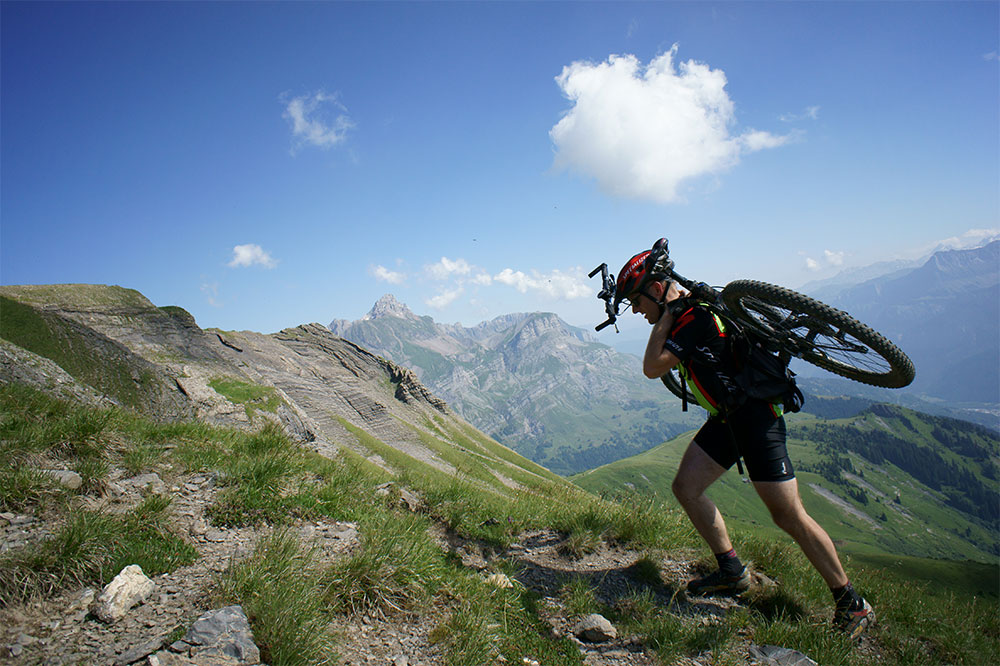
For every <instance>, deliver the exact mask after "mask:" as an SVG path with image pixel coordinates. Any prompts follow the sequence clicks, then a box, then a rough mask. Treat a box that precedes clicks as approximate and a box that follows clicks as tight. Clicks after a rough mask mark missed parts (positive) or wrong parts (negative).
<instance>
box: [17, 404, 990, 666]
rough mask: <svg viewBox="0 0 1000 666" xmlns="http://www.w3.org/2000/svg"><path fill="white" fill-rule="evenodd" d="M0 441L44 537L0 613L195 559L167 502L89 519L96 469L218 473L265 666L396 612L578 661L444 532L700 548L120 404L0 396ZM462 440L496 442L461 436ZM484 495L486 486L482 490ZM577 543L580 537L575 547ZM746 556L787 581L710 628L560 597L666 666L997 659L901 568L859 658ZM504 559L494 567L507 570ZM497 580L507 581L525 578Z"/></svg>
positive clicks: (759, 541)
mask: <svg viewBox="0 0 1000 666" xmlns="http://www.w3.org/2000/svg"><path fill="white" fill-rule="evenodd" d="M354 433H355V436H357V437H358V438H359V440H364V441H365V443H366V446H371V447H372V449H373V450H378V451H379V452H380V454H386V455H389V454H390V451H389V450H387V449H386V448H383V447H385V445H384V444H381V443H380V442H377V440H374V438H371V436H370V435H368V434H367V433H364V432H363V431H357V430H355V431H354ZM0 434H2V435H3V436H2V437H0V453H2V454H3V455H2V457H0V460H2V461H3V465H0V472H2V474H3V483H0V508H3V509H5V510H9V509H13V510H16V511H20V512H31V513H36V514H44V515H45V516H46V518H47V520H48V524H49V525H50V527H51V529H52V531H53V534H54V536H53V537H52V538H51V539H49V540H46V541H43V542H41V543H40V544H38V545H36V546H29V547H27V548H23V549H19V550H14V551H9V552H7V553H4V554H2V555H0V606H3V605H7V604H17V603H21V602H22V601H24V600H26V599H27V598H28V597H30V595H32V594H40V595H43V596H48V595H51V594H55V593H58V592H59V591H60V590H66V589H74V588H75V587H78V586H81V585H92V584H95V583H96V582H97V581H100V580H101V579H102V578H106V577H107V575H108V574H109V573H113V572H114V571H115V570H117V568H118V567H119V566H120V564H121V562H123V561H126V560H127V561H130V562H131V561H133V560H136V559H138V560H141V561H143V562H144V566H143V568H144V569H147V568H148V570H151V571H172V570H174V569H176V568H177V567H178V566H182V565H183V564H185V563H187V562H190V561H191V560H192V559H193V558H195V557H197V556H198V555H197V553H196V552H194V551H193V549H191V548H190V546H188V545H187V544H185V543H184V541H183V539H181V538H179V537H178V536H177V535H175V534H173V533H172V531H171V529H170V525H171V521H170V520H169V503H170V502H169V496H162V497H161V496H156V495H152V496H150V497H149V498H147V500H146V501H145V502H143V504H142V505H141V506H140V507H138V508H137V509H136V510H134V511H133V512H132V513H130V514H126V515H125V516H122V517H114V516H105V515H101V514H90V513H87V514H86V515H83V514H81V513H80V511H79V510H78V509H76V508H74V507H76V505H77V503H76V502H75V501H74V495H75V494H77V493H82V494H86V493H94V492H100V490H99V489H100V487H101V484H102V483H103V482H104V479H105V478H106V477H107V475H108V474H110V473H111V472H112V471H113V470H115V469H117V468H119V467H125V469H126V470H127V472H128V473H129V474H139V473H144V472H148V471H156V472H158V473H160V474H161V475H165V479H166V480H168V483H167V486H168V487H169V485H170V483H169V480H170V479H171V475H176V474H183V473H190V472H199V473H205V472H214V473H217V474H218V476H219V478H220V479H222V481H221V488H220V492H219V493H218V495H217V497H216V500H215V503H214V504H213V505H211V506H210V507H208V512H207V513H208V515H209V516H210V517H211V519H212V520H213V522H214V523H215V524H216V525H218V526H219V527H220V528H223V529H224V528H226V527H228V526H246V525H258V526H260V527H262V528H264V529H262V530H261V534H262V535H263V536H262V538H261V540H260V541H259V542H258V544H257V547H256V548H255V550H254V551H253V553H252V554H251V555H250V556H249V557H247V558H245V559H242V560H239V561H236V562H234V563H233V564H232V565H231V566H230V568H229V569H228V570H227V571H225V572H223V573H222V574H221V575H220V576H219V577H218V579H217V580H216V582H215V586H214V588H213V589H212V590H210V594H211V596H212V600H213V603H217V604H219V605H225V604H230V603H240V604H242V605H243V606H244V608H245V609H246V610H247V612H248V614H249V615H250V617H251V621H252V625H253V632H254V636H255V638H256V639H257V640H258V641H260V642H261V643H262V644H263V645H266V646H267V648H268V650H269V653H270V663H273V664H276V665H287V664H302V665H306V664H316V663H325V660H327V659H333V658H334V655H335V654H336V649H337V642H338V640H339V639H338V638H337V636H335V635H333V634H331V633H329V632H328V627H329V626H330V623H331V620H332V619H333V618H335V617H336V616H338V615H356V614H362V613H363V614H366V615H370V616H377V615H379V614H381V613H389V614H391V613H392V612H393V609H394V608H401V609H404V610H405V611H406V612H408V613H415V614H420V615H426V616H429V617H432V618H434V620H433V621H434V622H435V623H437V628H436V629H435V630H434V632H433V633H432V636H433V637H434V640H435V641H437V642H439V644H440V645H441V646H442V652H443V654H444V662H443V663H446V664H454V665H468V666H472V665H475V664H482V663H492V662H493V661H494V660H495V657H496V655H497V654H498V653H503V654H513V655H533V656H534V658H536V659H538V660H539V661H540V662H542V663H545V664H550V665H552V664H556V665H559V664H565V665H571V664H572V665H578V664H580V663H581V659H582V658H581V655H580V653H579V651H578V650H577V649H576V648H575V647H574V646H573V645H572V644H571V643H570V642H569V641H568V640H567V639H560V640H552V639H550V638H548V631H549V627H548V625H546V624H545V623H544V622H543V621H542V620H541V618H540V617H539V615H538V613H539V606H540V604H539V602H538V599H537V597H536V596H534V593H533V592H531V591H530V590H527V589H524V588H522V587H520V586H515V587H514V588H512V589H509V590H499V589H497V588H495V587H491V586H489V585H487V584H486V583H485V582H484V581H483V578H482V575H481V574H479V573H477V572H474V571H471V570H468V569H466V568H464V567H462V566H460V565H459V564H458V563H457V562H456V560H455V558H452V557H449V556H447V555H446V554H445V553H444V552H442V551H441V550H440V549H439V548H438V547H437V546H436V545H435V544H434V543H433V542H432V541H431V540H430V539H429V537H428V529H429V527H430V526H431V524H432V523H433V522H435V521H443V522H445V523H446V524H447V525H448V526H449V527H450V528H451V529H453V530H455V532H457V533H458V534H460V535H462V536H464V537H466V538H472V539H486V540H487V541H489V542H491V543H494V544H496V545H502V544H504V543H508V542H510V541H511V540H513V539H514V538H516V536H517V534H519V533H521V532H522V531H524V530H533V529H550V530H555V531H558V532H562V533H564V534H567V535H569V538H568V540H567V542H568V543H577V544H583V545H586V543H587V542H588V540H590V541H592V540H595V539H596V540H600V539H602V538H606V539H614V540H616V541H617V542H618V543H619V544H622V545H626V546H628V547H631V548H634V549H637V550H640V551H642V550H647V549H648V550H649V552H651V553H655V552H665V551H666V550H669V549H676V548H678V547H680V548H683V549H686V548H690V547H691V546H693V545H694V544H695V541H694V540H693V536H692V535H691V533H690V530H689V529H687V526H686V521H685V520H684V519H683V517H682V516H680V515H679V514H678V513H677V512H676V511H671V510H669V509H664V508H662V507H658V506H657V505H655V504H654V503H646V504H636V503H616V502H607V501H602V500H599V499H597V498H596V497H593V496H589V495H586V494H584V493H581V492H580V491H578V490H575V489H573V488H572V487H571V486H569V485H567V484H566V483H565V482H560V481H558V480H555V479H543V478H541V476H539V475H535V474H534V473H533V471H532V472H528V471H527V470H526V471H525V474H530V477H526V478H532V479H535V480H536V483H537V485H536V486H535V487H533V488H532V489H530V490H529V491H513V490H511V489H510V488H509V487H507V486H505V485H503V484H500V485H495V484H489V483H486V481H487V480H488V477H485V476H484V477H482V478H476V477H470V476H463V475H459V476H457V477H456V476H450V475H446V474H442V473H440V472H438V471H436V470H433V469H432V468H429V467H427V466H425V465H422V464H421V463H418V462H417V461H415V460H413V459H411V458H408V457H407V456H403V455H402V454H399V453H398V452H396V454H392V455H394V456H395V458H394V460H393V464H394V466H395V467H396V469H397V472H399V473H400V476H399V477H397V481H398V482H401V483H405V484H406V485H408V486H409V487H410V488H411V489H413V490H416V491H417V492H419V493H420V494H421V496H422V497H423V498H424V500H425V502H426V505H427V513H426V515H421V514H411V513H409V512H407V511H400V509H399V508H398V507H397V506H396V505H395V504H394V503H393V502H392V500H391V497H390V498H380V497H379V496H378V495H377V494H376V493H375V486H376V485H377V484H379V483H381V482H383V481H384V480H386V478H387V474H386V473H385V472H384V471H382V470H380V469H378V468H376V467H374V466H373V465H371V464H370V463H368V462H367V461H365V460H364V459H362V458H361V457H360V456H357V455H356V454H350V453H346V452H345V454H344V455H343V456H341V457H339V458H337V459H332V460H331V459H326V458H322V457H320V456H317V455H315V454H312V453H309V452H307V451H305V450H303V449H300V448H299V447H296V446H295V445H294V444H293V443H292V442H290V441H289V440H288V439H287V438H286V437H285V436H284V435H283V434H282V433H281V432H280V431H279V430H277V429H276V428H274V427H273V426H266V427H265V428H264V429H263V430H262V431H260V432H256V433H245V432H238V431H231V430H226V429H221V428H212V427H208V426H205V425H203V424H198V423H175V424H163V423H152V422H148V421H146V420H144V419H142V418H139V417H137V416H136V415H134V414H132V413H130V412H127V411H124V410H118V409H116V410H103V411H102V410H92V409H85V408H79V407H75V406H73V405H70V404H67V403H62V402H58V401H53V400H51V399H48V398H46V397H45V396H42V395H41V394H38V393H37V392H35V391H32V390H28V389H25V388H22V387H16V386H13V387H12V386H6V387H0ZM477 439H478V440H480V441H478V442H476V441H474V440H477ZM466 443H467V444H473V445H476V446H479V445H482V446H489V445H490V444H489V442H488V441H482V440H481V438H478V437H476V436H474V435H472V434H469V433H467V440H466ZM392 451H395V450H394V449H392ZM138 453H142V455H137V454H138ZM37 455H46V456H55V457H57V458H59V459H60V461H61V462H62V463H63V464H65V465H67V466H68V467H71V468H72V467H77V468H80V467H82V466H86V467H88V468H89V469H91V471H92V472H94V473H93V474H92V475H90V476H89V477H88V479H87V482H86V483H85V485H84V487H83V488H82V489H81V490H79V491H77V492H76V493H74V492H72V491H67V490H65V489H62V488H59V487H58V486H57V485H56V484H55V483H54V482H53V481H52V480H51V479H49V478H46V477H44V476H35V475H32V474H31V473H30V465H31V461H32V460H33V459H34V456H37ZM88 461H89V462H88ZM93 461H100V462H101V463H102V464H100V465H96V466H95V465H93V464H90V463H92V462H93ZM85 463H86V464H85ZM479 471H482V470H479ZM484 486H491V489H487V490H486V491H485V492H484ZM497 517H500V518H505V520H504V519H501V520H496V518H497ZM324 519H334V520H347V521H352V522H354V523H355V524H357V525H358V529H359V532H360V534H361V539H362V545H363V548H362V549H360V550H358V551H357V552H355V553H353V554H352V555H351V556H349V557H346V558H342V559H340V560H334V561H323V560H320V559H317V557H316V554H315V553H314V552H312V551H310V550H309V549H308V548H307V547H306V546H305V545H304V544H302V543H300V542H299V541H298V539H297V538H296V537H295V536H294V532H292V531H285V530H283V529H281V526H282V525H289V524H293V525H294V524H295V523H297V522H298V521H303V520H304V521H316V520H324ZM271 526H274V527H277V528H278V529H276V530H273V531H272V530H271V529H268V528H269V527H271ZM139 527H141V528H142V529H141V530H140V529H138V528H139ZM130 535H131V537H135V538H128V537H129V536H130ZM575 535H582V536H587V535H589V539H588V538H576V539H575V540H574V538H575ZM81 543H83V544H85V546H84V548H82V549H81V548H80V544H81ZM738 543H739V544H740V547H741V549H742V550H743V552H746V553H748V554H749V556H750V558H752V559H753V561H754V562H755V564H756V565H757V566H758V567H759V568H760V570H762V571H764V572H766V573H768V574H769V575H772V576H775V577H777V578H778V579H779V580H780V582H781V586H780V588H779V589H777V590H772V591H767V590H762V591H759V592H757V593H755V594H753V595H751V596H750V597H748V598H746V599H744V601H743V602H742V603H741V605H740V606H739V607H737V608H736V609H735V610H734V611H733V612H732V613H731V615H730V616H729V617H728V618H727V619H725V620H724V621H723V622H722V623H721V624H713V625H710V626H706V625H704V624H703V623H701V622H691V621H689V618H687V616H686V614H685V613H684V612H683V611H682V612H681V613H679V614H678V613H676V612H675V609H674V608H673V607H672V606H671V605H670V604H668V603H667V604H665V603H663V602H660V601H656V600H655V598H654V597H652V596H651V595H650V589H648V588H647V589H643V588H641V587H640V588H639V589H637V590H636V591H635V592H633V593H631V596H628V597H626V598H624V599H622V600H621V601H620V603H619V604H616V605H615V606H614V607H604V606H602V605H600V604H598V603H597V602H596V600H595V595H594V590H593V589H592V588H591V587H590V585H591V584H590V583H588V582H586V581H587V579H586V578H585V577H578V578H575V579H573V580H569V581H567V583H566V585H565V587H564V589H563V591H562V599H563V603H564V604H565V605H566V607H567V609H568V612H570V613H572V614H582V613H585V612H592V611H599V612H603V613H605V614H607V615H608V616H609V617H610V618H611V619H612V620H613V621H614V622H615V623H616V624H617V625H618V626H619V628H620V629H621V630H622V631H625V632H628V633H629V634H634V635H637V636H639V637H640V640H642V641H643V643H644V645H645V646H646V647H647V648H648V649H650V650H654V651H656V652H657V653H658V654H659V655H660V656H661V658H663V659H664V660H665V663H672V662H673V661H674V660H675V659H676V658H677V657H678V656H681V655H690V656H698V655H703V656H704V655H705V654H706V651H707V650H711V651H712V655H713V656H712V659H713V660H714V662H715V663H735V661H736V660H737V659H739V658H741V655H742V654H744V653H745V646H744V644H743V642H742V640H741V639H740V637H741V636H750V637H752V639H753V641H754V642H756V643H758V644H777V645H784V646H788V647H792V648H794V649H798V650H801V651H803V652H805V653H807V654H810V655H811V656H813V657H814V658H815V659H817V660H818V661H819V662H820V663H823V664H828V665H831V664H832V665H834V666H838V665H839V666H862V665H868V664H875V663H896V664H921V665H924V664H926V665H928V666H929V665H930V664H936V663H942V662H948V663H980V662H978V661H977V660H978V659H980V658H981V657H982V656H983V655H987V654H995V653H996V650H997V645H998V633H1000V630H998V626H997V617H996V613H995V612H991V610H990V607H984V606H983V605H982V604H980V605H978V606H977V605H975V604H969V603H968V602H965V601H963V600H961V599H955V598H949V597H936V598H932V597H929V596H928V593H927V592H926V591H924V590H923V589H921V588H920V587H919V586H914V585H906V584H903V583H902V582H901V580H900V579H897V578H895V577H894V576H893V575H892V574H888V575H886V574H884V573H876V574H874V575H873V574H870V573H866V572H861V574H860V575H859V578H858V582H859V584H860V585H863V586H864V589H865V590H867V591H868V592H866V593H870V594H872V595H875V596H876V598H877V599H879V612H880V617H882V618H883V621H882V624H881V625H880V626H879V627H878V628H877V630H876V632H875V633H874V634H873V639H874V640H875V643H874V644H872V645H873V647H872V648H871V649H874V652H870V651H856V650H852V649H851V645H850V644H849V643H848V642H847V641H846V640H844V639H842V638H840V637H837V636H835V635H833V634H831V633H830V632H829V631H828V630H827V629H825V628H824V625H825V623H826V621H827V620H826V619H824V618H825V617H826V616H825V613H828V606H829V600H828V599H827V596H828V593H827V592H826V591H825V590H824V589H822V586H821V585H819V584H817V581H816V577H815V575H814V574H813V572H812V571H811V570H810V568H809V567H808V565H807V564H806V563H805V561H804V559H803V558H802V557H801V554H800V553H798V552H797V551H795V550H794V549H791V550H790V549H788V548H787V547H785V546H783V545H781V544H779V543H777V542H776V541H774V540H772V539H769V538H767V537H766V536H762V535H760V534H754V535H743V536H741V537H740V538H739V539H738ZM644 562H645V565H644V569H645V570H646V571H647V574H648V575H647V576H645V578H647V579H648V580H649V581H652V582H649V583H648V584H649V585H652V586H654V588H655V586H657V585H662V583H657V582H656V579H657V578H658V573H657V571H656V567H657V565H656V562H657V560H656V559H655V557H650V558H647V559H646V560H645V561H644ZM499 564H500V570H501V571H507V570H505V569H504V568H503V567H504V566H510V565H509V563H508V564H507V565H504V563H503V562H500V563H499ZM507 572H508V573H514V574H516V569H515V570H509V571H507Z"/></svg>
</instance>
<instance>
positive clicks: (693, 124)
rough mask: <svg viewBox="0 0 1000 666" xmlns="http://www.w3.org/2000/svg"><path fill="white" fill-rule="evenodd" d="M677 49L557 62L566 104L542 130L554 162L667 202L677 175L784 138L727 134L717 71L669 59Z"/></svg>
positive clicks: (624, 191)
mask: <svg viewBox="0 0 1000 666" xmlns="http://www.w3.org/2000/svg"><path fill="white" fill-rule="evenodd" d="M677 49H678V47H677V45H676V44H675V45H674V46H673V47H672V48H671V49H670V50H669V51H667V52H666V53H663V54H662V55H659V56H657V57H656V58H653V59H652V60H651V61H650V62H649V64H648V65H644V64H642V63H640V62H639V60H638V58H636V57H635V56H634V55H611V56H609V57H608V59H607V61H605V62H602V63H596V64H595V63H591V62H574V63H572V64H570V65H568V66H566V67H563V70H562V73H561V74H559V76H557V77H556V83H557V84H558V85H559V88H560V89H561V90H562V92H563V94H564V95H565V96H566V98H567V99H568V100H569V101H570V102H571V103H572V107H571V108H570V109H569V111H567V112H566V114H565V115H564V116H563V117H562V119H561V120H560V121H559V122H558V123H557V124H556V125H555V126H554V127H553V128H552V129H551V130H550V131H549V137H550V138H551V140H552V142H553V144H555V148H556V156H555V166H556V167H557V168H566V169H571V170H574V171H576V172H578V173H580V174H582V175H584V176H588V177H591V178H593V179H594V180H595V181H596V182H597V184H598V185H599V186H600V187H601V189H603V190H604V191H606V192H608V193H609V194H612V195H616V196H622V197H628V198H635V199H645V200H652V201H656V202H660V203H670V202H675V201H679V200H680V199H681V196H680V195H679V194H678V189H679V188H680V186H681V185H682V184H683V183H684V182H686V181H688V180H690V179H693V178H696V177H698V176H703V175H706V174H716V173H720V172H723V171H726V170H728V169H730V168H732V167H733V166H735V165H736V164H738V163H739V161H740V157H741V156H742V155H743V154H745V153H748V152H753V151H756V150H762V149H765V148H774V147H777V146H780V145H782V144H783V143H785V141H786V138H785V137H780V136H775V135H772V134H770V133H768V132H763V131H759V130H750V131H748V132H746V133H745V134H742V135H739V136H734V135H732V134H731V133H730V127H731V126H732V125H733V124H734V123H735V117H736V116H735V112H734V104H733V102H732V100H731V99H730V98H729V95H728V93H727V92H726V89H725V88H726V75H725V73H724V72H723V71H722V70H720V69H712V68H711V67H709V66H708V65H706V64H704V63H699V62H696V61H694V60H688V61H687V62H682V63H679V64H675V62H674V59H675V56H676V55H677Z"/></svg>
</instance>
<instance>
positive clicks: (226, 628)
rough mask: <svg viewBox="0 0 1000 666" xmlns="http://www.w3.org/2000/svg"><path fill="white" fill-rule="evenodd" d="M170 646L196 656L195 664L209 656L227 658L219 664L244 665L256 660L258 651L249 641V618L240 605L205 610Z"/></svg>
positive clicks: (248, 665)
mask: <svg viewBox="0 0 1000 666" xmlns="http://www.w3.org/2000/svg"><path fill="white" fill-rule="evenodd" d="M170 649H171V650H173V651H174V652H180V653H182V654H187V655H189V656H191V657H197V659H198V663H202V661H205V660H208V659H213V658H221V659H228V660H229V661H228V662H219V663H233V664H241V665H246V666H251V665H253V664H259V663H260V650H259V649H258V648H257V645H256V644H255V643H254V641H253V632H252V631H251V630H250V621H249V620H248V619H247V616H246V614H245V613H244V612H243V609H242V608H241V607H240V606H226V607H225V608H220V609H217V610H211V611H209V612H207V613H205V614H204V615H202V616H201V617H200V618H198V619H197V620H196V621H195V623H194V624H192V625H191V628H190V629H188V632H187V634H185V636H184V638H182V639H181V640H179V641H177V642H175V643H174V644H173V645H171V646H170ZM206 663H208V662H207V661H206Z"/></svg>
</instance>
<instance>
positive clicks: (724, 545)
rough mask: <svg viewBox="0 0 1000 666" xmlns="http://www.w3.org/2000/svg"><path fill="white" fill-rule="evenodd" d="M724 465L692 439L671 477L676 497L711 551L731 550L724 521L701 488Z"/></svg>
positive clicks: (721, 472) (715, 476)
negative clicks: (674, 473) (672, 477)
mask: <svg viewBox="0 0 1000 666" xmlns="http://www.w3.org/2000/svg"><path fill="white" fill-rule="evenodd" d="M725 471H726V470H725V468H724V467H722V466H721V465H719V463H717V462H715V461H714V460H712V459H711V458H710V457H709V456H708V454H707V453H705V452H704V451H702V450H701V447H699V446H698V445H697V444H695V443H694V442H691V443H690V444H689V445H688V448H687V451H685V452H684V457H683V458H682V459H681V464H680V467H678V468H677V476H675V477H674V483H673V486H672V490H673V492H674V496H675V497H676V498H677V501H678V502H680V504H681V506H682V507H683V508H684V511H685V512H686V513H687V515H688V518H690V519H691V523H692V524H693V525H694V527H695V529H696V530H698V534H700V535H701V536H702V538H703V539H704V540H705V541H706V542H707V543H708V546H709V548H711V549H712V552H713V553H725V552H728V551H730V550H732V547H733V544H732V543H731V542H730V541H729V534H728V532H727V531H726V523H725V521H723V519H722V514H720V513H719V509H718V508H717V507H716V506H715V503H714V502H713V501H712V500H710V499H709V498H708V497H706V496H705V491H706V490H707V489H708V487H709V486H711V485H712V484H713V483H715V481H716V480H718V478H719V477H720V476H722V475H723V474H724V473H725Z"/></svg>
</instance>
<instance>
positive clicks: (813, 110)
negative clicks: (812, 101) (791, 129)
mask: <svg viewBox="0 0 1000 666" xmlns="http://www.w3.org/2000/svg"><path fill="white" fill-rule="evenodd" d="M778 119H779V120H781V122H783V123H795V122H798V121H800V120H819V107H818V106H807V107H806V109H805V111H803V112H802V113H784V114H782V115H781V116H779V117H778Z"/></svg>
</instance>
